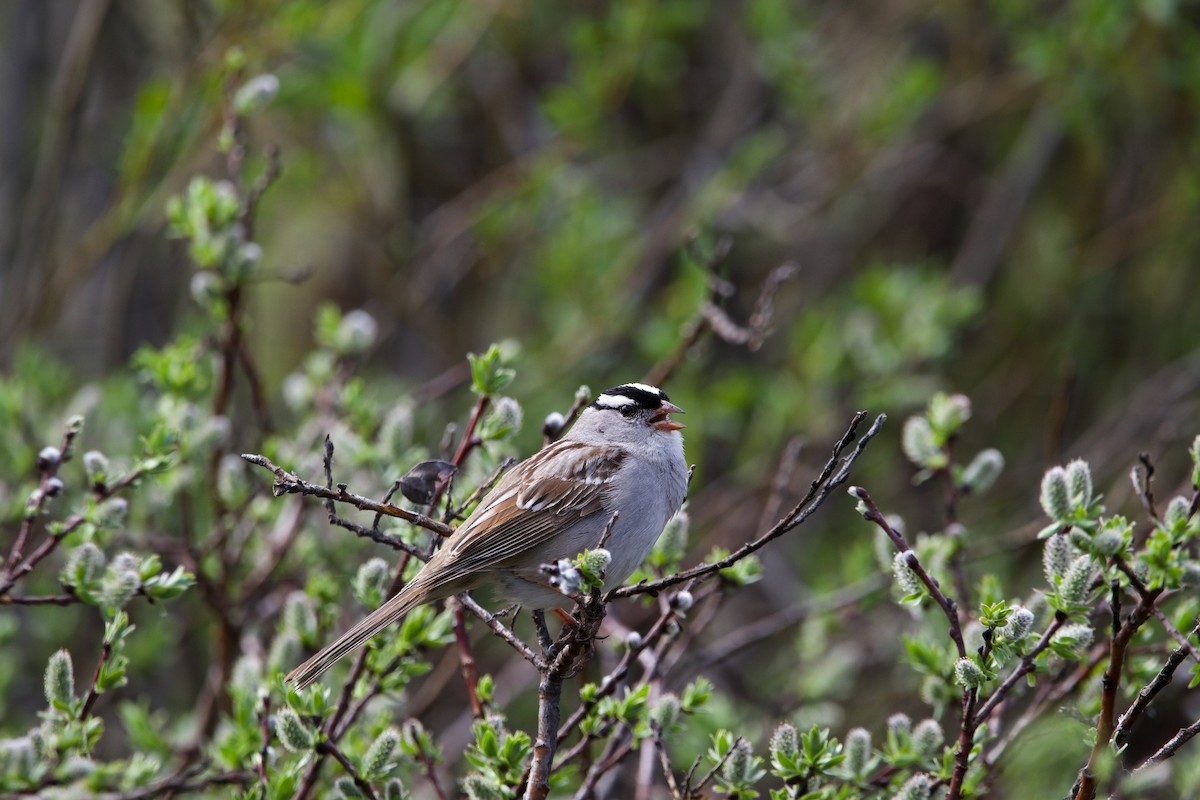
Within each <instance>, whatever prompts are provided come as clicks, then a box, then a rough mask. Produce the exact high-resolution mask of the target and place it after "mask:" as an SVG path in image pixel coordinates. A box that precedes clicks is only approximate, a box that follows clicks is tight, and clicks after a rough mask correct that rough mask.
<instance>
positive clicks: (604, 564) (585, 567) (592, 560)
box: [575, 547, 612, 589]
mask: <svg viewBox="0 0 1200 800" xmlns="http://www.w3.org/2000/svg"><path fill="white" fill-rule="evenodd" d="M611 563H612V553H610V552H609V551H608V550H606V549H605V548H603V547H597V548H596V549H595V550H584V551H583V552H582V553H580V554H579V556H578V557H577V558H576V559H575V564H576V565H577V566H578V567H579V572H580V573H581V574H582V576H583V581H584V584H585V585H586V587H587V588H589V589H591V588H599V587H601V586H603V585H604V572H605V570H607V569H608V565H609V564H611Z"/></svg>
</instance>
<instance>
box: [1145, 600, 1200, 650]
mask: <svg viewBox="0 0 1200 800" xmlns="http://www.w3.org/2000/svg"><path fill="white" fill-rule="evenodd" d="M1150 613H1151V614H1153V615H1154V618H1155V619H1156V620H1158V621H1159V622H1160V623H1161V624H1162V626H1163V630H1165V631H1166V632H1167V635H1168V636H1170V637H1171V638H1172V639H1174V640H1175V641H1176V642H1178V643H1179V647H1180V648H1181V649H1183V650H1184V651H1186V653H1187V655H1189V656H1191V657H1192V660H1193V661H1195V662H1196V663H1197V664H1200V648H1197V647H1196V645H1194V644H1192V637H1193V636H1195V635H1196V628H1192V632H1191V633H1189V634H1187V635H1184V633H1183V631H1181V630H1179V628H1176V627H1175V623H1173V622H1171V618H1170V617H1168V616H1167V615H1166V612H1164V611H1163V610H1162V609H1161V608H1159V607H1158V606H1157V605H1156V606H1154V607H1153V608H1152V609H1151V610H1150Z"/></svg>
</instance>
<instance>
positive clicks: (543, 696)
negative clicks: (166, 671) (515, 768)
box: [525, 591, 605, 800]
mask: <svg viewBox="0 0 1200 800" xmlns="http://www.w3.org/2000/svg"><path fill="white" fill-rule="evenodd" d="M577 608H578V614H577V618H578V621H579V624H578V625H577V626H575V627H574V628H571V627H567V628H565V629H564V630H563V632H562V635H561V636H560V637H559V641H558V644H557V652H556V653H555V654H554V657H553V660H552V661H551V662H550V664H549V665H548V667H547V668H545V669H543V670H542V674H541V680H540V681H539V682H538V727H537V739H536V741H535V742H534V745H533V759H532V760H531V761H530V763H529V778H528V782H527V784H526V788H525V800H545V798H546V797H548V796H549V794H550V769H551V765H552V764H553V763H554V750H555V747H556V745H557V743H558V734H559V727H558V722H559V718H560V707H559V700H560V699H561V697H562V684H563V679H564V678H565V677H566V676H567V675H568V674H569V673H571V672H572V671H573V669H574V665H575V661H576V660H577V659H578V658H579V657H580V656H582V655H584V653H586V652H587V649H588V648H590V647H591V646H592V641H593V640H594V639H595V636H596V632H597V631H598V630H599V629H600V623H601V622H603V621H604V615H605V604H604V603H603V602H602V601H601V600H600V597H599V592H598V591H594V592H592V594H590V595H589V596H588V597H587V598H586V599H585V600H584V601H583V602H581V603H580V604H579V605H578V606H577ZM547 655H549V654H547Z"/></svg>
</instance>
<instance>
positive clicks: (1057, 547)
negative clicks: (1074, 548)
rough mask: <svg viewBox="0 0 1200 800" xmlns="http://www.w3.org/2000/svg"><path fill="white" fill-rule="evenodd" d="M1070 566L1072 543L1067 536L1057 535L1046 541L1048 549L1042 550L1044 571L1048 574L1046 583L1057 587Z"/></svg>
mask: <svg viewBox="0 0 1200 800" xmlns="http://www.w3.org/2000/svg"><path fill="white" fill-rule="evenodd" d="M1069 566H1071V542H1070V541H1068V540H1067V537H1066V536H1063V535H1062V534H1061V533H1056V534H1054V535H1053V536H1051V537H1050V538H1049V539H1047V540H1046V547H1045V549H1044V550H1042V570H1043V572H1045V574H1046V583H1048V584H1050V585H1051V586H1057V585H1058V579H1059V578H1061V577H1062V576H1063V575H1064V574H1065V573H1066V571H1067V567H1069Z"/></svg>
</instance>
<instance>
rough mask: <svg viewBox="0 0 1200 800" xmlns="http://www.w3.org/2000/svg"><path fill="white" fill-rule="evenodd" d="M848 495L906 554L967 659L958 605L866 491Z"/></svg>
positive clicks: (960, 654)
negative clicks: (860, 505)
mask: <svg viewBox="0 0 1200 800" xmlns="http://www.w3.org/2000/svg"><path fill="white" fill-rule="evenodd" d="M850 495H851V496H852V497H855V498H857V499H858V500H860V501H862V503H863V505H865V506H866V507H867V510H866V511H865V512H864V513H863V519H865V520H867V521H868V522H873V523H875V524H876V525H878V526H879V528H880V529H881V530H882V531H883V532H884V533H886V534H887V536H888V538H889V539H891V540H892V543H893V544H895V545H896V549H897V550H899V551H900V552H901V553H905V554H907V558H906V559H905V560H906V562H907V563H908V566H909V567H910V568H911V569H912V571H913V572H914V573H916V576H917V577H918V578H919V579H920V581H921V583H922V584H924V586H925V589H926V590H927V591H928V592H929V595H930V597H932V598H933V599H934V602H936V603H937V604H938V606H939V607H940V608H941V609H942V613H943V614H945V615H946V620H947V622H949V623H950V638H951V639H953V640H954V646H955V647H956V648H958V657H959V658H966V657H967V646H966V644H965V643H964V642H963V635H962V626H961V624H960V623H959V620H958V605H957V604H956V603H955V602H954V600H953V599H951V598H949V597H947V596H946V595H945V594H944V593H943V592H942V589H941V587H940V586H939V585H938V582H937V580H936V579H934V577H933V576H932V575H930V574H929V573H928V572H926V571H925V567H924V566H922V564H921V561H920V559H918V558H917V554H916V552H915V551H914V550H913V549H912V548H911V547H909V546H908V542H906V541H905V540H904V536H903V534H901V533H900V532H899V531H897V530H896V529H895V528H893V527H892V526H891V525H890V524H888V521H887V519H885V518H884V516H883V514H882V513H881V512H880V510H879V506H877V505H875V501H874V500H872V499H871V495H869V494H867V490H866V489H864V488H862V487H861V486H851V487H850Z"/></svg>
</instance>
